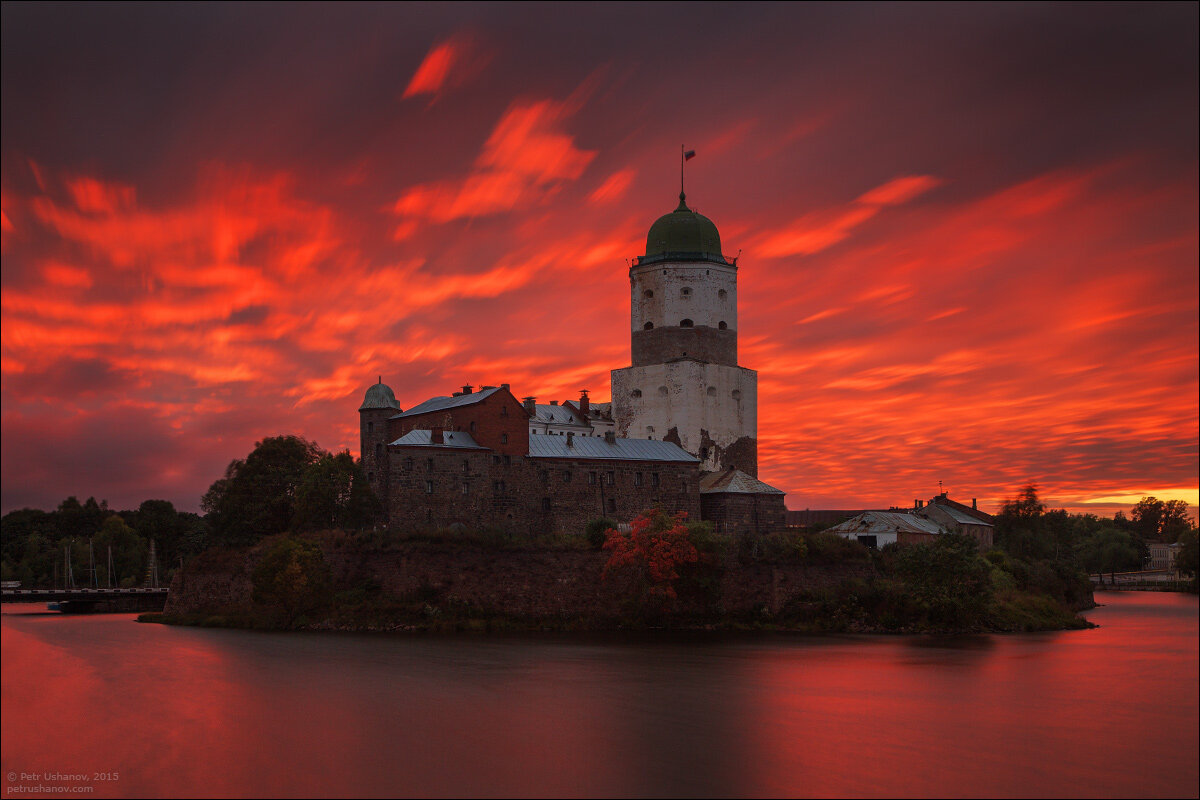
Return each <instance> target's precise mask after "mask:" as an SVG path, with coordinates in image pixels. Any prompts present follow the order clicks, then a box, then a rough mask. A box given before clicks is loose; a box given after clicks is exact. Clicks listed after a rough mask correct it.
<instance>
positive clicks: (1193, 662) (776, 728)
mask: <svg viewBox="0 0 1200 800" xmlns="http://www.w3.org/2000/svg"><path fill="white" fill-rule="evenodd" d="M1103 600H1104V602H1106V603H1108V605H1107V606H1106V607H1104V608H1100V609H1096V610H1095V611H1094V612H1092V614H1091V617H1092V618H1093V619H1094V621H1096V622H1098V623H1100V624H1101V626H1102V627H1100V628H1097V629H1095V630H1089V631H1074V632H1066V633H1054V634H1034V635H1019V636H995V637H988V636H981V637H961V638H953V637H951V638H936V637H915V638H909V637H825V638H806V637H798V636H769V637H746V636H712V635H689V636H676V637H670V638H667V639H664V638H662V637H641V636H625V635H619V636H618V635H605V636H597V637H579V636H506V637H474V636H457V637H436V636H386V635H353V634H348V635H325V634H263V633H251V632H243V631H221V630H197V629H181V628H165V627H162V626H157V625H137V624H134V623H132V622H131V621H130V619H131V618H129V617H124V616H95V617H64V616H61V615H42V614H37V615H9V614H7V613H6V615H5V616H4V618H3V648H2V657H3V676H4V680H3V705H4V714H3V740H4V743H3V758H2V760H3V769H4V771H5V772H6V773H7V772H10V771H25V772H29V771H32V770H35V769H37V768H45V769H50V768H53V769H57V770H59V771H64V772H66V771H70V772H82V771H88V772H93V771H94V772H105V771H113V770H117V771H120V773H121V779H120V781H119V783H117V784H108V785H106V784H103V783H97V784H95V794H96V795H97V796H100V797H105V796H133V797H139V796H151V795H160V794H161V795H166V796H177V795H196V794H205V795H216V796H268V795H275V794H281V795H285V796H311V795H326V794H359V795H363V796H383V795H408V796H412V795H416V796H447V795H484V796H516V795H528V794H532V795H535V796H549V795H559V794H564V795H571V796H576V795H583V796H601V795H618V796H629V795H638V796H660V795H689V796H728V795H770V796H821V795H861V796H887V795H922V796H964V795H966V796H970V795H997V794H998V795H1014V796H1079V795H1097V796H1120V795H1128V794H1133V795H1156V796H1157V795H1174V796H1195V795H1196V792H1197V778H1198V775H1197V762H1196V755H1195V754H1196V752H1197V744H1198V743H1197V721H1198V713H1197V686H1196V680H1195V676H1196V674H1197V669H1198V652H1197V651H1198V646H1197V641H1198V625H1197V603H1196V598H1194V597H1186V596H1179V595H1165V594H1133V593H1130V594H1122V595H1110V596H1105V597H1104V598H1103ZM7 610H8V609H6V611H7ZM1168 752H1169V753H1175V754H1187V755H1178V756H1176V757H1173V758H1170V759H1166V758H1164V755H1163V754H1164V753H1168Z"/></svg>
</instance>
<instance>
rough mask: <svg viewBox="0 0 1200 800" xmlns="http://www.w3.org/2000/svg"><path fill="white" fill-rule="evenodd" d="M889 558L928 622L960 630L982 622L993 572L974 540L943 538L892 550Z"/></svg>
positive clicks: (953, 536) (950, 536) (956, 537)
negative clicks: (921, 608) (925, 614)
mask: <svg viewBox="0 0 1200 800" xmlns="http://www.w3.org/2000/svg"><path fill="white" fill-rule="evenodd" d="M889 555H890V557H891V558H892V559H894V562H893V563H894V570H895V573H896V575H897V576H898V577H899V578H900V579H901V580H903V581H904V584H905V585H906V586H907V587H908V589H909V592H910V594H911V596H912V598H913V599H914V600H916V601H917V602H918V603H920V604H921V605H923V606H924V607H925V609H926V610H927V614H928V616H929V619H930V621H932V622H934V623H937V624H941V625H949V626H953V627H962V626H969V625H973V624H976V623H978V622H979V620H980V619H981V618H982V616H983V614H984V612H985V611H986V609H987V606H988V603H990V602H991V599H992V577H991V575H992V568H991V565H990V564H989V563H988V562H987V561H986V560H984V559H983V558H982V557H981V556H980V555H979V548H978V546H977V545H976V543H975V540H974V539H973V538H971V537H969V536H963V535H961V534H945V535H942V536H939V537H937V539H935V540H934V541H933V542H931V543H929V544H919V545H909V546H907V547H897V548H894V549H892V550H891V552H890V553H889Z"/></svg>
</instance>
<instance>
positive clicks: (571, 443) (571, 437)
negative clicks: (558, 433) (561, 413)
mask: <svg viewBox="0 0 1200 800" xmlns="http://www.w3.org/2000/svg"><path fill="white" fill-rule="evenodd" d="M574 446H575V434H573V433H571V432H570V431H567V447H574Z"/></svg>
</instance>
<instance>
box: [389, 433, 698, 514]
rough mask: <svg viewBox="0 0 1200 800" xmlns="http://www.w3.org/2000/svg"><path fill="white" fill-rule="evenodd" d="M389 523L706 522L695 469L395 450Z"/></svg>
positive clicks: (425, 448) (392, 450)
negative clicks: (653, 518) (650, 514)
mask: <svg viewBox="0 0 1200 800" xmlns="http://www.w3.org/2000/svg"><path fill="white" fill-rule="evenodd" d="M389 456H390V460H391V476H392V480H391V491H390V495H389V496H388V497H389V502H388V506H389V518H388V519H389V524H390V525H391V526H392V527H400V528H402V529H411V530H417V529H421V528H445V527H449V526H451V525H456V524H457V525H463V526H465V527H467V528H472V529H475V528H480V527H495V528H500V529H503V530H510V531H514V532H520V533H532V534H534V535H549V534H556V533H558V534H581V533H583V530H584V526H585V525H586V524H587V522H588V520H591V519H594V518H596V517H602V516H603V517H610V518H612V519H615V520H617V521H618V522H628V521H629V520H631V519H633V518H634V517H635V516H637V515H638V514H640V513H641V512H643V511H645V510H646V509H649V508H653V507H655V506H660V507H662V508H664V509H666V510H667V511H670V512H675V511H686V512H687V513H688V516H689V517H691V518H693V519H699V517H700V494H699V479H700V477H699V470H698V468H697V466H696V465H695V464H694V463H690V462H688V463H682V462H642V461H615V460H612V459H599V460H588V459H549V458H530V457H528V456H513V455H510V454H506V453H495V452H488V451H484V450H466V449H463V448H450V447H429V446H421V447H392V448H390V452H389Z"/></svg>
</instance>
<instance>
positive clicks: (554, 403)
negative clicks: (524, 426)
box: [550, 400, 558, 406]
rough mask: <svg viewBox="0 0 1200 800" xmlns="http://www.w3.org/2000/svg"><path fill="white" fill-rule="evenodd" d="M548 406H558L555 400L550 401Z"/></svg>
mask: <svg viewBox="0 0 1200 800" xmlns="http://www.w3.org/2000/svg"><path fill="white" fill-rule="evenodd" d="M550 405H552V406H556V405H558V401H557V400H551V401H550Z"/></svg>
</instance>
